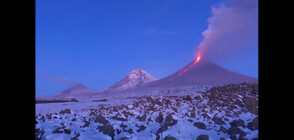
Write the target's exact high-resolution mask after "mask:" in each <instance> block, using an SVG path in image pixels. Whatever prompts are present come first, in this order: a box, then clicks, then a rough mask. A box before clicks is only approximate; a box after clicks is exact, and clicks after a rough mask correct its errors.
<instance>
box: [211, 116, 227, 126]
mask: <svg viewBox="0 0 294 140" xmlns="http://www.w3.org/2000/svg"><path fill="white" fill-rule="evenodd" d="M212 120H213V121H214V123H216V124H219V125H223V124H226V123H225V122H224V121H223V120H222V118H218V117H214V118H212Z"/></svg>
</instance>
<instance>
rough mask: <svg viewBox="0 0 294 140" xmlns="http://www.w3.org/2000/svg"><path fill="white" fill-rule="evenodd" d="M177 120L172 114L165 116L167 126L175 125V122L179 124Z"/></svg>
mask: <svg viewBox="0 0 294 140" xmlns="http://www.w3.org/2000/svg"><path fill="white" fill-rule="evenodd" d="M177 122H178V121H177V120H175V119H174V118H173V117H172V115H171V114H169V115H167V116H166V118H165V123H164V124H166V125H167V126H173V125H175V124H177Z"/></svg>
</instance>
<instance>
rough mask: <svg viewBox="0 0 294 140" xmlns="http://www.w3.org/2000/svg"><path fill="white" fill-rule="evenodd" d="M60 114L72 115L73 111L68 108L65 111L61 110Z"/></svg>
mask: <svg viewBox="0 0 294 140" xmlns="http://www.w3.org/2000/svg"><path fill="white" fill-rule="evenodd" d="M59 114H63V115H64V114H71V110H70V109H68V108H66V109H64V110H61V111H60V112H59Z"/></svg>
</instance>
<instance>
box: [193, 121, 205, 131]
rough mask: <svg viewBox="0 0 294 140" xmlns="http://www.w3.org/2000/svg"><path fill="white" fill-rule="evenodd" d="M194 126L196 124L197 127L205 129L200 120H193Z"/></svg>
mask: <svg viewBox="0 0 294 140" xmlns="http://www.w3.org/2000/svg"><path fill="white" fill-rule="evenodd" d="M194 126H196V127H197V128H199V129H206V125H205V124H204V123H202V122H195V123H194Z"/></svg>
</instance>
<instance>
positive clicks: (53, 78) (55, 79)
mask: <svg viewBox="0 0 294 140" xmlns="http://www.w3.org/2000/svg"><path fill="white" fill-rule="evenodd" d="M36 77H37V78H41V79H44V80H47V81H51V82H54V83H58V84H63V85H67V86H74V85H76V84H78V82H74V81H71V80H69V79H67V78H60V77H57V76H54V75H50V74H47V73H44V72H36Z"/></svg>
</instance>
